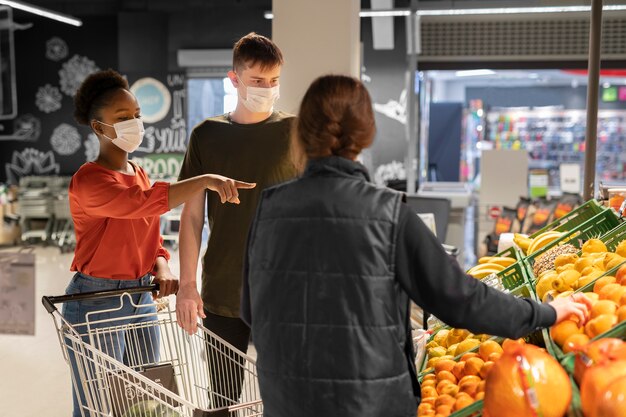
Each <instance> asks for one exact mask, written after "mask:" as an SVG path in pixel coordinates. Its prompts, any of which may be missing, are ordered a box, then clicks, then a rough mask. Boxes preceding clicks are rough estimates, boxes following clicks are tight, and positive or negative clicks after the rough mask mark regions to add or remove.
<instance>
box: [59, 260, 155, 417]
mask: <svg viewBox="0 0 626 417" xmlns="http://www.w3.org/2000/svg"><path fill="white" fill-rule="evenodd" d="M150 280H151V277H150V275H149V274H148V275H145V276H143V277H141V278H139V279H135V280H114V279H104V278H94V277H90V276H88V275H84V274H81V273H80V272H77V273H76V274H75V275H74V277H73V278H72V280H71V281H70V284H69V285H68V287H67V290H66V291H65V293H66V294H76V293H83V292H91V291H105V290H113V289H125V288H134V287H140V286H145V285H150ZM131 297H132V300H133V303H135V304H136V305H145V304H152V303H153V301H152V296H151V295H150V293H148V292H145V293H141V294H133V295H132V296H131ZM120 304H121V308H120ZM113 308H120V309H119V310H116V311H111V312H102V310H108V309H113ZM62 313H63V317H65V319H66V320H67V321H68V322H69V323H70V324H72V325H73V326H74V328H75V329H76V330H77V331H78V333H79V334H80V335H81V336H82V340H83V341H85V342H86V343H89V344H91V345H92V346H94V347H95V348H97V349H98V350H99V351H101V352H103V353H106V354H107V355H109V356H111V357H113V358H115V359H116V360H118V361H120V362H123V363H124V364H125V365H128V366H130V367H138V366H141V365H146V364H154V363H156V362H158V360H159V340H160V339H159V328H158V326H156V325H153V326H151V325H150V324H149V323H150V322H154V321H156V319H157V318H156V307H155V306H146V307H139V308H137V307H134V306H133V305H132V303H130V301H129V299H128V297H126V296H124V299H123V301H121V299H120V296H114V297H107V298H98V299H94V300H83V301H70V302H67V303H64V304H63V309H62ZM88 313H90V314H89V317H87V314H88ZM143 314H147V315H148V316H146V317H138V316H139V315H143ZM87 320H89V323H90V325H89V330H90V333H91V334H92V335H93V336H92V338H91V339H90V338H89V336H88V335H87V334H86V333H87V326H86V325H85V323H86V321H87ZM102 320H107V321H105V322H100V321H102ZM108 320H112V321H108ZM94 322H95V323H94ZM142 324H143V325H142ZM117 326H120V327H117ZM128 326H130V329H129V327H128ZM109 328H110V329H113V328H114V330H111V331H107V330H104V331H100V332H98V333H97V335H96V333H95V332H94V329H109ZM66 342H67V345H68V346H69V348H68V351H67V353H68V357H69V360H70V367H71V370H72V379H73V381H74V389H73V390H72V392H73V399H74V412H73V417H80V416H90V413H89V410H88V409H84V408H83V407H85V406H88V405H89V403H91V406H92V407H95V408H96V409H98V408H101V407H105V406H104V405H103V404H100V402H99V398H98V397H99V395H96V394H97V386H96V385H95V384H94V383H88V384H87V386H85V385H83V383H84V382H85V379H87V380H92V379H93V375H94V369H93V366H92V361H90V360H88V359H85V358H87V357H88V355H86V354H85V352H81V353H80V354H79V355H76V354H75V353H74V352H75V350H74V349H75V347H74V346H73V345H74V344H73V343H71V341H70V339H68V338H66ZM78 348H80V347H78ZM76 350H77V351H79V352H80V350H79V349H76ZM77 361H79V362H78V363H77ZM79 364H80V366H79ZM81 370H82V372H87V375H91V377H89V376H88V377H87V378H85V374H83V375H82V376H83V377H82V378H81ZM88 399H89V401H88ZM102 411H106V410H102Z"/></svg>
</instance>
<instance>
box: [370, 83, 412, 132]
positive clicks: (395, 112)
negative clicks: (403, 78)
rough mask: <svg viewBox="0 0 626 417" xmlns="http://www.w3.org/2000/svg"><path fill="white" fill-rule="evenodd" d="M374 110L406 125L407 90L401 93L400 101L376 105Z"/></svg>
mask: <svg viewBox="0 0 626 417" xmlns="http://www.w3.org/2000/svg"><path fill="white" fill-rule="evenodd" d="M374 110H375V111H376V112H378V113H381V114H383V115H385V116H387V117H389V118H390V119H393V120H396V121H398V122H400V123H402V124H403V125H404V124H406V89H404V90H402V93H400V98H399V99H398V100H393V99H392V100H389V101H387V103H385V104H381V103H374Z"/></svg>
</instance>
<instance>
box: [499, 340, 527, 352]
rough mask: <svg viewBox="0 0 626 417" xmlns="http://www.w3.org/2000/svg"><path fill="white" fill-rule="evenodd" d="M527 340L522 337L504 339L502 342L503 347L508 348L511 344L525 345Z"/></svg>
mask: <svg viewBox="0 0 626 417" xmlns="http://www.w3.org/2000/svg"><path fill="white" fill-rule="evenodd" d="M524 343H526V341H525V340H524V339H522V338H519V339H504V341H503V342H502V349H504V350H506V348H507V346H509V345H523V344H524Z"/></svg>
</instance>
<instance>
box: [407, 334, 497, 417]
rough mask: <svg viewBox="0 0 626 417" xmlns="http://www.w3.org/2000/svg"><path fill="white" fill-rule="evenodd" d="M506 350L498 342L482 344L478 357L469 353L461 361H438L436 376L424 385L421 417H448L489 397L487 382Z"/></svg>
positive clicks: (489, 341)
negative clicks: (494, 365)
mask: <svg viewBox="0 0 626 417" xmlns="http://www.w3.org/2000/svg"><path fill="white" fill-rule="evenodd" d="M502 352H503V349H502V346H500V344H499V343H498V342H496V341H494V340H486V341H484V342H481V343H479V347H478V352H477V353H465V354H464V355H463V356H462V357H461V358H460V359H459V361H458V362H457V361H454V360H452V359H443V358H435V359H438V360H436V361H435V362H434V372H433V373H429V374H427V375H425V376H424V378H423V379H422V382H421V390H422V402H421V403H420V405H419V407H418V408H417V416H418V417H422V416H433V417H435V416H436V417H445V416H449V415H450V414H451V413H453V412H456V411H458V410H461V409H463V408H465V407H467V406H468V405H470V404H472V403H473V402H474V401H478V400H480V399H482V398H483V397H484V396H485V381H484V380H485V378H486V377H487V374H488V373H489V371H490V370H491V368H492V367H493V364H494V363H495V361H497V360H498V359H500V356H501V355H502Z"/></svg>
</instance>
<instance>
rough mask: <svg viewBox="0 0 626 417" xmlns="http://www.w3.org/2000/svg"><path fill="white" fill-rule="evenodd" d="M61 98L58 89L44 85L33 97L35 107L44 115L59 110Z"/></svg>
mask: <svg viewBox="0 0 626 417" xmlns="http://www.w3.org/2000/svg"><path fill="white" fill-rule="evenodd" d="M62 99H63V96H62V95H61V91H59V88H58V87H54V86H52V85H50V84H46V85H44V86H43V87H39V90H37V94H36V95H35V105H36V106H37V108H38V109H39V110H41V111H42V112H44V113H52V112H53V111H57V110H59V109H60V108H61V100H62Z"/></svg>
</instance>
